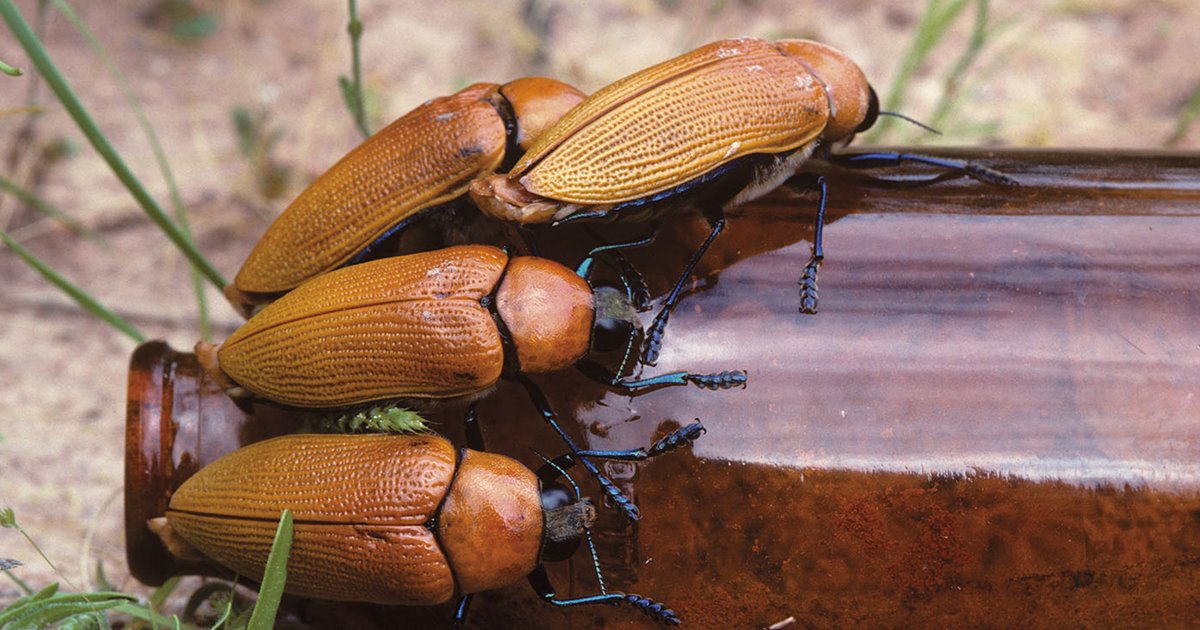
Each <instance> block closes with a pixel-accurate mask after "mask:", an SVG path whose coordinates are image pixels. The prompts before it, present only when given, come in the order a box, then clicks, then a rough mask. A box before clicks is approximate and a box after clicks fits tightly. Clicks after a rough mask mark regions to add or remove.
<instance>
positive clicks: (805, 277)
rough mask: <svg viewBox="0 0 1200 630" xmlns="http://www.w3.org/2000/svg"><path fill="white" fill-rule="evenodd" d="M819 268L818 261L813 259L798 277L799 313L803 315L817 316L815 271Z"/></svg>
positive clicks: (819, 262)
mask: <svg viewBox="0 0 1200 630" xmlns="http://www.w3.org/2000/svg"><path fill="white" fill-rule="evenodd" d="M820 268H821V261H820V259H818V258H815V257H814V258H813V259H812V260H810V261H809V262H808V264H807V265H805V266H804V273H803V274H801V275H800V312H801V313H804V314H805V315H816V314H817V270H818V269H820Z"/></svg>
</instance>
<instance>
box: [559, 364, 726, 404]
mask: <svg viewBox="0 0 1200 630" xmlns="http://www.w3.org/2000/svg"><path fill="white" fill-rule="evenodd" d="M575 367H576V368H577V369H578V370H579V371H580V372H582V373H583V375H584V376H586V377H588V378H590V379H592V380H594V381H596V382H597V383H602V384H604V385H607V386H609V387H611V388H613V389H615V390H617V391H619V392H621V393H623V394H626V395H629V396H635V395H638V394H643V393H645V392H648V391H651V390H655V389H659V388H662V387H675V386H679V385H695V386H696V387H702V388H704V389H714V390H715V389H731V388H734V387H743V386H745V385H746V372H744V371H742V370H731V371H728V372H717V373H715V374H693V373H691V372H671V373H669V374H660V375H658V376H651V377H649V378H621V377H619V376H617V375H616V374H614V373H613V372H612V370H609V369H608V368H606V367H604V366H603V365H600V364H599V363H596V362H595V361H593V360H591V359H583V360H581V361H579V362H578V363H576V364H575Z"/></svg>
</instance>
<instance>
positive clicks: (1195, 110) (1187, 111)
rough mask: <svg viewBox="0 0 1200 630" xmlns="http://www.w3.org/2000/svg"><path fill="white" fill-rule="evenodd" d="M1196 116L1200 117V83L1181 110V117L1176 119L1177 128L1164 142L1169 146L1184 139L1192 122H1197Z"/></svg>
mask: <svg viewBox="0 0 1200 630" xmlns="http://www.w3.org/2000/svg"><path fill="white" fill-rule="evenodd" d="M1196 118H1200V85H1197V86H1196V89H1195V91H1194V92H1192V97H1191V98H1190V99H1188V102H1187V104H1186V105H1184V106H1183V109H1181V110H1180V111H1179V118H1178V119H1176V121H1175V130H1174V131H1172V132H1171V135H1170V136H1168V137H1167V141H1166V142H1165V143H1163V144H1165V145H1166V146H1168V147H1170V146H1175V145H1176V144H1179V141H1180V140H1183V137H1184V136H1185V135H1187V132H1188V129H1190V128H1191V126H1192V123H1194V122H1196Z"/></svg>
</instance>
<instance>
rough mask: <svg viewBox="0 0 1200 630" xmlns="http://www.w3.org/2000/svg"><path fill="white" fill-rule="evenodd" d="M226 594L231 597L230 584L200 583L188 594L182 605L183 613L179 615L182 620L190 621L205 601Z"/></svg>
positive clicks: (218, 582) (231, 588)
mask: <svg viewBox="0 0 1200 630" xmlns="http://www.w3.org/2000/svg"><path fill="white" fill-rule="evenodd" d="M226 595H228V596H229V597H233V586H232V585H231V584H226V583H225V582H220V581H217V582H206V583H204V584H201V585H200V587H199V588H197V589H196V590H194V591H192V594H191V595H189V596H188V600H187V603H186V604H184V606H183V614H182V615H181V616H182V617H183V620H184V621H191V620H192V619H193V618H195V616H196V611H198V610H200V607H201V606H203V605H204V603H205V602H207V601H209V600H211V599H213V598H214V597H217V596H221V597H224V596H226Z"/></svg>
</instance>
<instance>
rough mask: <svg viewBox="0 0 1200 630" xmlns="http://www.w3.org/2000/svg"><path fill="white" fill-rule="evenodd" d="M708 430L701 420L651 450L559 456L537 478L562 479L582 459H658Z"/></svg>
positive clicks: (654, 445) (663, 440)
mask: <svg viewBox="0 0 1200 630" xmlns="http://www.w3.org/2000/svg"><path fill="white" fill-rule="evenodd" d="M705 432H706V429H705V428H704V425H703V424H701V422H700V421H699V420H697V421H695V422H693V423H691V424H689V425H687V426H686V427H680V428H678V429H676V430H675V431H674V432H672V433H671V434H669V435H667V436H665V437H663V438H662V439H661V440H658V441H657V442H655V443H654V444H653V445H651V446H650V448H648V449H645V448H631V449H628V450H624V451H606V450H586V451H575V452H571V453H565V454H563V455H559V456H558V457H555V458H554V459H552V460H549V461H548V462H546V463H545V464H542V466H541V468H538V470H537V473H536V474H537V477H538V479H540V480H541V481H542V483H549V482H551V481H554V480H556V479H558V478H559V477H561V476H562V475H563V474H564V473H565V472H566V471H567V470H568V469H569V468H571V467H572V466H574V465H575V462H576V461H577V460H578V458H580V457H595V458H596V459H614V460H619V461H627V462H636V461H643V460H647V459H650V458H651V457H658V456H659V455H662V454H664V453H669V452H671V451H673V450H675V449H678V448H682V447H683V446H686V445H688V444H691V443H692V442H694V441H695V440H697V439H698V438H699V437H700V436H701V435H704V433H705Z"/></svg>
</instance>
